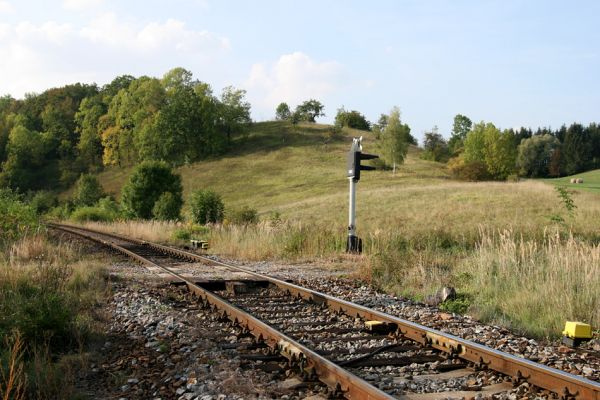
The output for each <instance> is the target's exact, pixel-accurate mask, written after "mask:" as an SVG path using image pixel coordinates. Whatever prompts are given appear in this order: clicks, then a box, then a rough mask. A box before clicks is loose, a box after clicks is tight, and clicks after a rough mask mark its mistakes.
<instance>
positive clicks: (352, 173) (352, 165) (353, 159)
mask: <svg viewBox="0 0 600 400" xmlns="http://www.w3.org/2000/svg"><path fill="white" fill-rule="evenodd" d="M374 158H379V156H376V155H375V154H366V153H363V152H362V151H360V150H354V149H352V150H350V151H349V152H348V168H347V169H348V174H347V176H348V178H352V179H354V180H355V181H359V180H360V171H361V170H362V171H372V170H374V169H375V167H371V166H369V165H361V161H362V160H372V159H374Z"/></svg>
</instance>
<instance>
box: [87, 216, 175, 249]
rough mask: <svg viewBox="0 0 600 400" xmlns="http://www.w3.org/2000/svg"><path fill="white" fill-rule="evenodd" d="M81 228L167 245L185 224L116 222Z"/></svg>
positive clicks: (94, 223) (89, 224) (89, 223)
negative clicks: (176, 231)
mask: <svg viewBox="0 0 600 400" xmlns="http://www.w3.org/2000/svg"><path fill="white" fill-rule="evenodd" d="M82 226H85V227H86V228H89V229H96V230H99V231H102V232H108V233H117V234H120V235H125V236H130V237H133V238H137V239H142V240H148V241H151V242H159V243H169V242H171V241H172V240H173V233H174V232H175V230H177V229H183V228H185V226H186V225H185V224H183V223H180V222H171V221H133V220H129V221H116V222H86V223H84V224H83V225H82Z"/></svg>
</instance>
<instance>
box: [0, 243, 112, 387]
mask: <svg viewBox="0 0 600 400" xmlns="http://www.w3.org/2000/svg"><path fill="white" fill-rule="evenodd" d="M106 290H107V285H106V280H105V273H104V267H103V263H102V262H101V261H100V260H98V259H93V258H90V257H88V256H86V255H84V254H83V253H82V250H81V249H80V248H78V247H77V246H76V245H73V244H71V243H58V244H56V243H53V242H51V241H49V239H48V238H47V237H46V236H45V235H44V234H41V233H40V234H37V235H35V236H25V237H24V238H22V239H20V240H19V241H18V242H16V243H14V244H12V246H10V247H9V248H8V249H6V250H5V251H4V252H2V253H1V254H0V340H1V342H0V343H4V342H5V341H8V342H6V343H9V345H5V346H2V345H0V370H1V372H2V375H1V376H2V377H3V380H4V382H3V383H1V382H0V385H1V386H0V389H3V390H4V391H5V392H7V391H9V388H11V387H12V388H13V389H10V390H11V391H12V394H10V398H11V399H12V398H19V396H17V395H16V391H15V390H16V388H18V387H22V390H24V392H23V393H24V394H23V397H24V398H37V399H55V398H71V395H73V393H74V389H73V387H72V385H71V382H72V379H71V378H72V375H73V373H74V371H75V370H76V369H78V368H79V367H80V366H81V365H80V364H79V365H75V364H74V362H73V360H77V359H78V358H79V357H78V356H77V355H78V354H81V352H82V351H83V350H84V347H85V344H86V343H87V341H88V340H89V339H90V338H91V337H93V336H94V335H96V332H97V323H96V322H95V320H94V318H93V315H94V312H95V309H96V308H97V307H98V305H99V304H101V303H102V302H103V301H104V298H105V296H106ZM59 354H60V357H59V356H58V355H59ZM69 354H72V355H75V357H74V358H73V357H71V358H70V357H69V356H68V355H69ZM17 356H18V357H17ZM67 359H68V360H69V361H68V362H66V360H67ZM57 360H58V361H57ZM13 361H14V362H13ZM4 366H8V367H7V368H6V369H4V368H5V367H4ZM19 374H21V375H19ZM25 374H26V376H25ZM11 376H13V377H15V378H11ZM19 382H21V383H19ZM25 383H26V385H25ZM15 385H16V386H15ZM19 385H21V386H19Z"/></svg>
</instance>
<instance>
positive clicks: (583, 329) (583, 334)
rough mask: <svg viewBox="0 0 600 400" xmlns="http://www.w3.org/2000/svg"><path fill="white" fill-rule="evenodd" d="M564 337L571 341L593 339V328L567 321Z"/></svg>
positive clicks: (581, 323)
mask: <svg viewBox="0 0 600 400" xmlns="http://www.w3.org/2000/svg"><path fill="white" fill-rule="evenodd" d="M563 335H565V336H566V337H569V338H571V339H591V338H592V327H591V326H590V325H588V324H584V323H583V322H574V321H567V323H566V324H565V330H564V331H563Z"/></svg>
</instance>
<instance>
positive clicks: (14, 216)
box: [0, 189, 39, 245]
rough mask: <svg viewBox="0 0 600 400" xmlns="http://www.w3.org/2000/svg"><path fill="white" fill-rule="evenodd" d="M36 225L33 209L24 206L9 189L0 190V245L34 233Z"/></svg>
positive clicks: (35, 215)
mask: <svg viewBox="0 0 600 400" xmlns="http://www.w3.org/2000/svg"><path fill="white" fill-rule="evenodd" d="M38 225H39V221H38V216H37V214H36V212H35V210H34V209H33V207H31V206H29V205H27V204H25V203H24V202H23V201H22V199H21V196H19V195H18V194H16V193H14V192H12V191H11V190H10V189H0V232H2V235H1V236H0V245H2V244H6V243H9V242H11V241H14V240H17V239H19V238H21V237H23V236H24V235H25V234H27V233H31V232H33V231H35V230H36V229H37V227H38ZM2 242H4V243H2Z"/></svg>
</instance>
